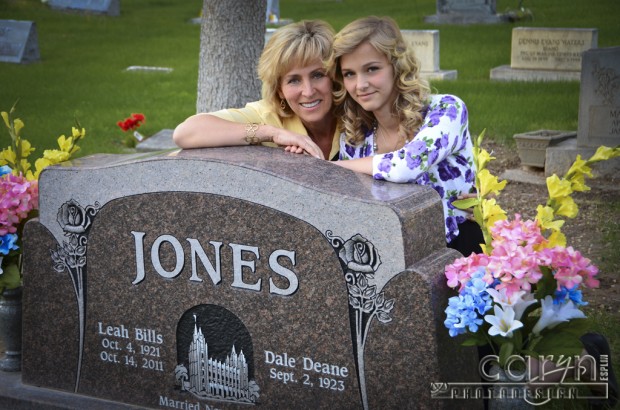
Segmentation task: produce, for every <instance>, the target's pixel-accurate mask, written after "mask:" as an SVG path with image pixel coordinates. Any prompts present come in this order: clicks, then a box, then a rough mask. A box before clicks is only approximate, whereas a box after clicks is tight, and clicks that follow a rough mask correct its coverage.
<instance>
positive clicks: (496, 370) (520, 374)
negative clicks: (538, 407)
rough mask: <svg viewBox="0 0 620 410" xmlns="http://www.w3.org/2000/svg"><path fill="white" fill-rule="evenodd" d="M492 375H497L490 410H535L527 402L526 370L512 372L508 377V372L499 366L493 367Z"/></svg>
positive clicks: (490, 399)
mask: <svg viewBox="0 0 620 410" xmlns="http://www.w3.org/2000/svg"><path fill="white" fill-rule="evenodd" d="M489 373H490V374H491V375H497V377H498V378H497V380H496V381H495V384H494V385H493V386H492V387H491V391H490V393H491V397H490V398H489V407H488V410H521V409H523V410H525V409H533V408H534V406H533V405H532V404H530V403H528V402H527V401H525V397H527V396H526V395H527V385H526V383H527V381H526V370H522V371H515V370H511V374H510V375H508V374H507V373H506V370H504V369H502V368H500V367H499V366H493V367H491V370H490V372H489Z"/></svg>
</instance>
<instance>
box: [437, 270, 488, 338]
mask: <svg viewBox="0 0 620 410" xmlns="http://www.w3.org/2000/svg"><path fill="white" fill-rule="evenodd" d="M483 276H484V270H482V269H481V270H478V271H477V272H475V273H474V274H473V275H472V277H471V280H470V281H469V282H467V284H466V285H465V287H464V288H463V289H462V290H461V292H460V294H459V295H458V296H453V297H451V298H450V299H448V307H447V308H446V310H445V312H446V320H445V321H444V325H445V326H446V327H447V328H448V332H449V333H450V336H452V337H455V336H457V335H460V334H463V333H465V332H466V331H467V330H469V331H470V332H472V333H475V332H477V331H478V327H479V326H480V325H482V323H483V320H482V317H483V315H484V314H485V313H486V312H487V311H488V310H489V309H491V307H492V304H493V299H492V298H491V295H489V293H488V292H487V291H486V290H487V288H488V284H487V283H486V282H485V281H484V280H482V277H483Z"/></svg>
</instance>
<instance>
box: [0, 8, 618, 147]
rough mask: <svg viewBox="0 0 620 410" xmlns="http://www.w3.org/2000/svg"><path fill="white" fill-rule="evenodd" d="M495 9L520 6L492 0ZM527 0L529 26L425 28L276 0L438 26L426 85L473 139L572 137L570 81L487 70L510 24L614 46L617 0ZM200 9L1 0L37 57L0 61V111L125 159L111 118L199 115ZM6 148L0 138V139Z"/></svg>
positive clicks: (288, 13)
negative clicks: (30, 33)
mask: <svg viewBox="0 0 620 410" xmlns="http://www.w3.org/2000/svg"><path fill="white" fill-rule="evenodd" d="M497 3H498V4H497V10H498V11H500V12H501V11H505V10H508V9H510V8H514V7H516V6H517V4H518V2H517V1H516V0H511V1H507V0H498V2H497ZM591 3H592V2H590V1H589V0H575V1H571V2H570V5H567V4H568V3H567V2H565V1H564V0H547V1H545V2H531V3H530V2H528V1H526V2H525V7H529V8H530V10H531V11H532V13H533V16H534V19H533V20H531V21H522V22H519V23H515V24H508V23H505V24H494V25H470V26H460V25H441V26H435V25H431V24H427V23H424V21H423V20H424V19H423V18H424V16H426V15H431V14H434V13H435V7H436V6H435V4H436V2H435V0H414V1H409V2H403V1H402V0H382V1H381V2H375V1H373V0H341V1H337V0H282V1H281V2H280V10H281V16H282V17H284V18H291V19H293V20H300V19H304V18H306V19H309V18H321V19H325V20H327V21H328V22H330V23H331V24H332V25H333V26H334V28H335V29H340V28H342V27H343V26H344V25H345V24H346V23H348V22H349V21H351V20H353V19H355V18H357V17H362V16H365V15H369V14H376V15H390V16H392V17H394V18H395V19H396V20H397V21H398V22H399V24H400V25H401V27H402V28H408V29H438V30H440V43H441V46H440V54H441V56H440V64H441V67H442V68H445V69H456V70H457V71H458V79H457V80H456V81H435V82H433V84H432V86H433V88H434V90H436V91H437V92H441V93H453V94H456V95H459V96H460V97H461V98H462V99H463V100H464V101H465V102H466V103H467V105H468V108H469V112H470V117H471V128H472V132H473V133H474V134H477V133H479V132H481V131H482V130H483V129H486V130H487V136H488V138H492V139H496V140H498V141H503V142H504V143H507V144H512V141H513V140H512V136H513V135H514V134H516V133H522V132H527V131H533V130H536V129H541V128H548V129H562V130H576V129H577V113H578V107H579V83H578V82H559V83H504V82H492V81H490V80H489V72H490V70H491V69H492V68H494V67H497V66H499V65H504V64H509V62H510V39H511V32H512V29H513V27H516V26H543V27H582V28H583V27H593V28H597V29H598V31H599V37H598V44H599V46H600V47H606V46H612V45H616V44H620V25H618V24H617V19H616V16H617V15H619V14H620V3H619V2H617V1H616V0H599V1H597V2H594V4H591ZM200 8H201V2H185V1H179V2H172V1H162V0H132V1H127V2H124V3H123V4H122V6H121V15H120V16H118V17H108V16H89V15H84V14H79V13H64V12H59V11H55V10H51V9H50V8H49V7H48V6H47V5H45V4H43V3H41V2H40V1H39V0H3V2H1V3H0V15H2V18H4V19H15V20H32V21H34V22H35V23H36V26H37V31H38V43H39V50H40V54H41V60H40V61H39V62H36V63H33V64H26V65H24V64H10V63H0V109H1V110H8V109H9V108H10V107H11V106H12V105H13V103H14V102H15V101H17V100H19V106H18V111H17V113H18V116H19V117H20V118H22V119H23V120H24V122H25V124H26V128H25V129H24V132H23V135H24V136H25V137H27V138H29V139H30V140H31V142H32V143H33V145H34V146H35V147H40V148H41V149H44V148H49V147H51V146H52V145H54V144H55V143H54V140H55V139H56V138H57V136H58V135H60V134H64V133H68V132H69V131H70V127H71V126H72V125H73V124H74V120H75V119H76V118H77V119H78V120H79V121H80V123H81V124H82V125H83V126H84V127H85V128H86V129H87V133H88V134H87V135H88V136H87V138H86V139H85V140H84V142H83V143H82V151H81V155H87V154H93V153H97V152H112V153H115V152H122V151H123V149H124V147H123V145H122V143H121V141H122V140H123V138H124V137H125V135H124V134H123V132H122V131H121V130H120V128H118V127H117V126H116V122H117V121H118V120H121V119H123V118H125V117H127V116H129V115H130V114H131V113H133V112H140V113H143V114H145V115H146V118H147V121H146V123H145V124H144V125H143V126H142V127H141V128H140V131H141V132H142V133H143V134H145V135H147V136H148V135H153V134H155V133H156V132H158V131H159V130H161V129H163V128H174V127H175V126H176V124H178V123H179V122H181V121H182V120H183V119H185V118H186V117H187V116H189V115H191V114H193V113H194V112H195V110H196V85H197V80H198V52H199V47H200V38H199V34H200V26H199V25H196V24H191V23H190V22H189V21H190V20H191V19H192V18H194V17H197V16H198V15H199V12H200ZM130 65H152V66H164V67H171V68H173V69H174V71H173V72H172V73H168V74H166V73H152V72H151V73H144V72H127V71H125V68H127V67H128V66H130ZM0 135H1V137H0V138H2V140H1V141H2V144H1V145H0V146H4V145H6V144H5V141H8V140H7V139H5V138H8V136H7V134H0Z"/></svg>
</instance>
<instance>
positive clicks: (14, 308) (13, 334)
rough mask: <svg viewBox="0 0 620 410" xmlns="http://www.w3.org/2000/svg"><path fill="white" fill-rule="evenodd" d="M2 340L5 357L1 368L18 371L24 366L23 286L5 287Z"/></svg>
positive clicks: (1, 305)
mask: <svg viewBox="0 0 620 410" xmlns="http://www.w3.org/2000/svg"><path fill="white" fill-rule="evenodd" d="M0 341H1V343H2V347H3V348H4V357H2V358H1V359H0V370H2V371H5V372H18V371H20V370H21V368H22V288H21V287H19V288H15V289H5V290H4V292H2V295H1V296H0Z"/></svg>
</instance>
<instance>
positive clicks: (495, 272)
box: [444, 133, 620, 368]
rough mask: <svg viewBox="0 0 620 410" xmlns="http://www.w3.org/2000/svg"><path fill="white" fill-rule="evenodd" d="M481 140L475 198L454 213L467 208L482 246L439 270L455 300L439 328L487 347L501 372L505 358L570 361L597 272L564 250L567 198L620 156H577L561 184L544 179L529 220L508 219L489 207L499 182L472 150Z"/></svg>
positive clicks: (570, 210) (606, 152)
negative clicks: (595, 169)
mask: <svg viewBox="0 0 620 410" xmlns="http://www.w3.org/2000/svg"><path fill="white" fill-rule="evenodd" d="M483 135H484V133H482V134H481V135H480V136H479V137H478V138H477V139H476V140H475V141H474V163H475V166H476V168H477V170H478V173H477V175H476V188H477V192H478V194H477V197H476V198H470V199H464V200H460V201H455V202H454V205H455V206H457V207H459V208H461V209H467V208H471V207H473V213H474V218H475V220H476V221H477V222H478V224H479V225H480V226H481V228H482V231H483V234H484V241H485V243H484V244H481V247H482V249H483V252H482V253H474V254H471V255H470V256H468V257H462V258H458V259H456V260H455V261H454V262H453V263H452V264H450V265H448V266H446V268H445V275H446V278H447V283H448V286H449V287H451V288H457V289H458V295H457V296H454V297H451V298H450V299H449V301H448V307H447V308H446V310H445V313H446V320H445V322H444V325H445V326H446V327H447V328H448V330H449V333H450V336H452V337H456V336H458V335H461V334H465V335H467V336H468V338H467V339H466V340H465V341H464V343H463V344H464V345H470V346H471V345H479V346H482V345H490V346H491V347H492V348H493V350H494V351H495V353H496V354H497V356H498V357H499V365H500V367H502V368H503V367H505V366H506V365H507V362H508V360H509V358H510V356H512V355H519V356H530V357H539V356H541V355H542V356H548V355H552V356H551V357H554V358H555V359H558V358H560V355H564V357H567V356H574V355H578V354H579V353H580V352H581V349H582V345H581V343H580V341H579V336H580V335H582V334H583V333H585V331H586V330H587V325H588V324H587V321H586V320H583V319H585V318H586V316H585V314H584V313H583V312H582V311H581V310H580V309H579V308H580V306H583V305H585V304H587V303H586V302H585V301H584V300H583V298H582V293H581V289H582V288H584V287H589V288H594V287H598V285H599V282H598V280H597V279H596V275H597V273H598V269H597V267H596V266H594V265H593V264H592V263H591V261H590V260H589V259H588V258H585V257H584V256H583V255H581V254H580V253H579V251H577V250H575V249H573V248H572V247H571V246H567V244H566V237H565V236H564V234H563V233H562V232H561V227H562V225H563V224H564V222H565V218H574V217H575V216H577V213H578V207H577V205H576V204H575V201H574V200H573V198H572V197H571V195H572V194H573V192H577V191H587V190H589V189H590V188H589V187H588V186H587V185H586V183H585V177H586V176H587V177H590V178H591V177H592V173H591V165H592V164H593V163H595V162H598V161H604V160H608V159H610V158H614V157H618V156H620V147H615V148H608V147H599V149H598V150H597V151H596V153H595V154H594V155H593V156H592V157H591V158H590V159H588V160H583V159H581V157H580V156H577V159H576V160H575V162H574V163H573V164H572V166H571V167H570V169H569V170H568V172H567V173H566V175H565V176H564V177H562V178H559V177H558V176H557V175H552V176H550V177H548V178H547V181H546V182H547V189H548V192H549V198H548V200H547V203H546V204H545V205H538V207H537V215H536V217H535V219H534V220H523V219H522V218H521V216H520V215H519V214H515V215H514V217H513V218H512V219H509V218H508V217H507V215H506V212H505V211H504V210H503V209H502V208H501V207H500V206H499V204H498V203H497V201H496V197H497V196H498V195H499V194H500V192H501V190H503V189H504V187H505V186H506V181H501V182H500V181H499V180H498V179H497V177H495V176H494V175H492V174H491V173H490V172H489V170H488V169H486V166H487V164H488V163H489V161H491V160H493V159H494V157H492V156H491V155H490V154H489V153H488V152H487V151H486V150H484V149H482V148H481V147H480V144H481V142H482V138H483ZM555 359H552V360H555Z"/></svg>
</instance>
